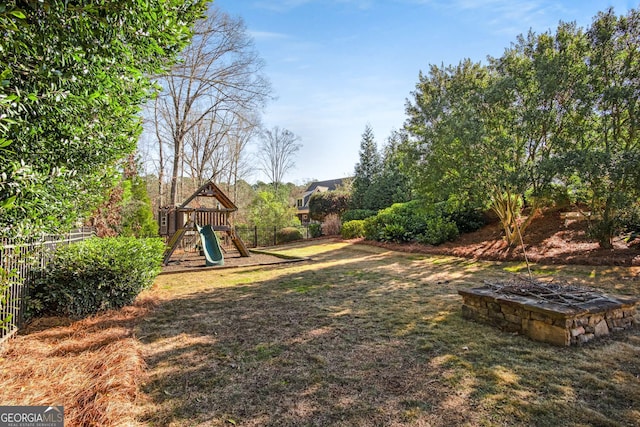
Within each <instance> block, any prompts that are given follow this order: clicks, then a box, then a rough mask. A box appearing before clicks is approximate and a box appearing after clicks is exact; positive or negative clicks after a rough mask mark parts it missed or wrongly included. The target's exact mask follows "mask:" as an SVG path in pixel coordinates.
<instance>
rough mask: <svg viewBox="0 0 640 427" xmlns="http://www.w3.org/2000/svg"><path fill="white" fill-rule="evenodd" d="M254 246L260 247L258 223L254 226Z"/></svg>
mask: <svg viewBox="0 0 640 427" xmlns="http://www.w3.org/2000/svg"><path fill="white" fill-rule="evenodd" d="M253 247H254V248H257V247H258V226H257V225H254V226H253Z"/></svg>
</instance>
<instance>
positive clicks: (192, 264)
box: [162, 251, 299, 274]
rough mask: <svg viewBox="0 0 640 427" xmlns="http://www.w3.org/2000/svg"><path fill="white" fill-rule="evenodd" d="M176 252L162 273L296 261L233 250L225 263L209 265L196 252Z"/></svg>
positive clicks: (266, 254)
mask: <svg viewBox="0 0 640 427" xmlns="http://www.w3.org/2000/svg"><path fill="white" fill-rule="evenodd" d="M177 252H178V251H176V253H175V254H174V255H173V256H172V257H171V259H170V260H169V264H168V265H165V266H163V267H162V274H169V273H180V272H185V271H202V270H207V269H221V268H234V267H249V266H254V265H270V264H282V263H287V262H295V261H299V260H295V259H294V260H292V259H287V258H282V257H278V256H275V255H271V254H268V253H256V252H251V256H250V257H242V256H240V254H239V253H238V252H235V251H234V252H231V253H230V254H226V255H225V256H224V265H222V266H211V267H207V266H206V263H205V259H204V256H200V255H199V254H197V253H195V252H186V253H177Z"/></svg>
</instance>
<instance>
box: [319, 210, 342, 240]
mask: <svg viewBox="0 0 640 427" xmlns="http://www.w3.org/2000/svg"><path fill="white" fill-rule="evenodd" d="M340 226H341V223H340V217H339V216H338V215H336V214H331V215H327V216H326V217H325V219H324V222H323V223H322V234H324V235H325V236H335V235H337V234H340V228H341V227H340Z"/></svg>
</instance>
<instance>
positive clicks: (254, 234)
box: [235, 225, 311, 248]
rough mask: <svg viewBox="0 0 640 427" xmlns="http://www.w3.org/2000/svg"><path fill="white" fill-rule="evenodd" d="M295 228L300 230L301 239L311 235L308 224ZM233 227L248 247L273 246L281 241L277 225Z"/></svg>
mask: <svg viewBox="0 0 640 427" xmlns="http://www.w3.org/2000/svg"><path fill="white" fill-rule="evenodd" d="M288 228H289V227H288ZM295 228H297V229H298V231H300V234H301V235H302V238H303V239H308V238H309V237H311V236H310V234H309V227H308V226H304V225H301V226H298V227H295ZM235 229H236V233H237V234H238V236H239V237H240V239H242V241H243V242H244V244H245V245H247V247H249V248H257V247H260V246H274V245H277V244H279V243H282V242H279V241H278V231H280V228H278V227H236V228H235Z"/></svg>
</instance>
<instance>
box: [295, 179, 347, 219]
mask: <svg viewBox="0 0 640 427" xmlns="http://www.w3.org/2000/svg"><path fill="white" fill-rule="evenodd" d="M352 179H353V178H338V179H330V180H328V181H314V182H312V183H311V184H309V186H308V187H307V189H306V190H305V191H304V193H303V194H302V196H301V197H300V198H298V200H296V208H297V209H298V212H297V216H298V218H299V219H300V222H301V223H303V224H306V223H308V222H309V220H310V218H309V200H310V199H311V196H313V195H314V194H315V193H324V192H326V191H335V190H337V189H338V188H340V187H343V186H345V185H350V183H351V180H352Z"/></svg>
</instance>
